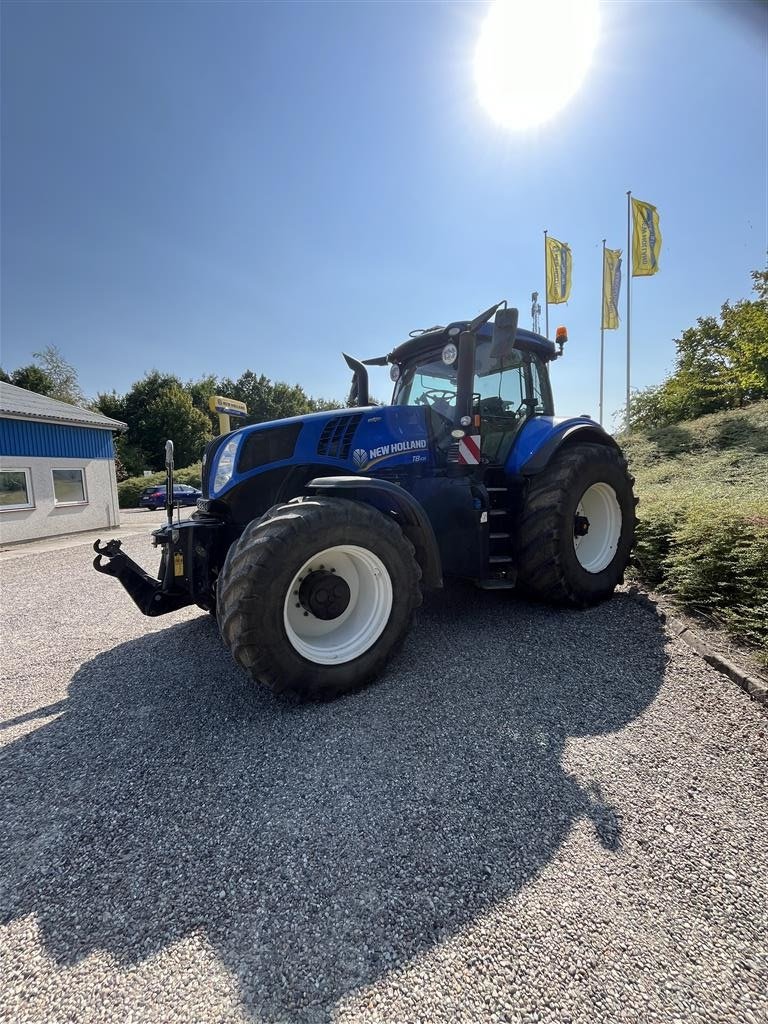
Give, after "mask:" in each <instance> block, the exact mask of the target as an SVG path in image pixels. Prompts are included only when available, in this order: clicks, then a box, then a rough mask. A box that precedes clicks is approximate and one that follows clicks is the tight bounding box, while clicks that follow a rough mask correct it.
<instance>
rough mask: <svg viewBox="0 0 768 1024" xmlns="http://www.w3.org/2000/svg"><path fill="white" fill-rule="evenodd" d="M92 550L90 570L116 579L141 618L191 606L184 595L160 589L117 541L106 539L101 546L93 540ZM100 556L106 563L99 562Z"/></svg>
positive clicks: (190, 601) (190, 599)
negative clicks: (126, 592)
mask: <svg viewBox="0 0 768 1024" xmlns="http://www.w3.org/2000/svg"><path fill="white" fill-rule="evenodd" d="M93 550H94V551H95V552H96V557H95V558H94V560H93V568H94V569H95V570H96V571H97V572H103V573H105V575H107V576H114V577H115V579H117V580H119V581H120V583H122V585H123V586H124V587H125V589H126V590H127V591H128V593H129V594H130V596H131V598H132V599H133V601H134V603H135V604H136V605H137V607H138V608H139V609H140V610H141V611H142V612H143V613H144V614H145V615H152V616H154V615H164V614H165V613H166V612H173V611H176V610H177V609H178V608H184V607H185V606H186V605H188V604H192V598H191V597H190V596H189V595H188V594H186V593H172V592H168V591H166V590H163V585H162V582H161V581H160V580H157V579H153V578H152V577H151V576H150V575H149V574H148V573H146V572H144V570H143V569H142V568H141V566H140V565H137V564H136V562H134V561H133V559H132V558H129V557H128V555H126V553H125V552H124V551H123V550H122V544H121V542H120V541H119V540H108V541H107V543H106V544H104V545H102V544H101V542H100V541H98V540H97V541H95V542H94V545H93ZM102 557H104V558H108V559H109V561H108V562H103V563H102V561H101V559H102Z"/></svg>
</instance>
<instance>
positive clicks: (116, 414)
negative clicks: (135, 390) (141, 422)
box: [91, 391, 127, 423]
mask: <svg viewBox="0 0 768 1024" xmlns="http://www.w3.org/2000/svg"><path fill="white" fill-rule="evenodd" d="M91 409H93V411H94V412H100V413H101V414H102V416H109V418H110V419H113V420H120V421H121V422H122V423H126V422H127V420H126V412H125V395H118V393H117V392H116V391H110V392H100V393H99V394H98V395H96V398H95V399H94V400H93V402H91Z"/></svg>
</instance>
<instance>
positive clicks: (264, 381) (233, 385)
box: [219, 370, 339, 423]
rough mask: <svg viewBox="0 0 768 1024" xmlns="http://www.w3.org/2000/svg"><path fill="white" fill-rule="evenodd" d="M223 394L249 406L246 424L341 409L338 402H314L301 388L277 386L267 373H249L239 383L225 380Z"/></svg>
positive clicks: (292, 385)
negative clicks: (320, 410)
mask: <svg viewBox="0 0 768 1024" xmlns="http://www.w3.org/2000/svg"><path fill="white" fill-rule="evenodd" d="M219 394H222V395H225V396H226V397H227V398H236V399H237V400H238V401H239V402H245V404H246V406H247V407H248V416H247V419H246V420H244V422H245V423H265V422H266V421H268V420H279V419H285V418H287V417H289V416H303V415H305V414H306V413H308V412H317V411H318V410H319V409H338V408H339V406H338V405H337V404H336V403H335V402H329V401H327V400H325V399H314V398H310V396H309V395H308V394H307V393H306V391H305V390H304V389H303V388H302V387H301V386H300V385H299V384H286V383H285V382H284V381H275V383H273V382H272V381H271V380H270V379H269V377H266V376H265V375H264V374H263V373H262V374H260V375H259V376H257V375H256V374H255V373H254V372H253V370H246V371H245V372H244V373H242V374H240V376H239V377H238V378H237V380H232V378H230V377H224V378H222V380H220V381H219Z"/></svg>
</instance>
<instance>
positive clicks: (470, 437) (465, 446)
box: [459, 434, 480, 466]
mask: <svg viewBox="0 0 768 1024" xmlns="http://www.w3.org/2000/svg"><path fill="white" fill-rule="evenodd" d="M459 463H460V464H461V465H462V466H479V465H480V435H479V434H467V436H466V437H462V439H461V440H460V441H459Z"/></svg>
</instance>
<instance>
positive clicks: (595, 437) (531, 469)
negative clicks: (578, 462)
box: [518, 418, 619, 476]
mask: <svg viewBox="0 0 768 1024" xmlns="http://www.w3.org/2000/svg"><path fill="white" fill-rule="evenodd" d="M574 441H582V442H589V443H592V444H602V445H605V446H606V447H608V448H615V449H616V450H617V451H618V450H619V446H618V444H616V441H615V440H614V439H613V438H612V437H611V435H610V434H609V433H608V432H607V431H606V430H604V429H603V428H602V427H601V426H600V424H599V423H594V422H593V421H592V420H587V419H581V418H580V419H571V420H561V421H560V422H559V423H554V422H553V423H551V429H549V430H545V431H543V432H541V431H540V432H539V435H538V436H537V438H536V447H535V450H534V451H533V452H532V453H531V454H529V455H528V457H527V458H525V460H524V461H523V462H522V464H521V465H520V467H519V469H518V472H519V473H520V474H521V475H522V476H535V475H536V474H537V473H540V472H541V471H542V470H543V469H545V468H546V466H547V465H548V464H549V461H550V460H551V458H552V456H553V455H554V454H555V452H558V451H559V450H560V449H561V448H562V447H563V446H564V445H568V444H572V443H573V442H574Z"/></svg>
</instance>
